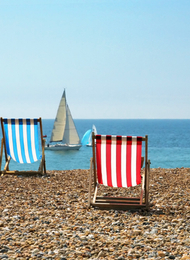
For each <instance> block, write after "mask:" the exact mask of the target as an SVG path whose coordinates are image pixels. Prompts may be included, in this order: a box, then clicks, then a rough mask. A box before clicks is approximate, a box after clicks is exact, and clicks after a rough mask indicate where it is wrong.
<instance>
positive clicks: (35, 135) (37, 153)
mask: <svg viewBox="0 0 190 260" xmlns="http://www.w3.org/2000/svg"><path fill="white" fill-rule="evenodd" d="M34 142H35V149H36V157H37V159H38V160H39V159H40V158H41V157H42V156H41V155H40V152H39V142H38V121H37V119H34Z"/></svg>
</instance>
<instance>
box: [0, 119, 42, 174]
mask: <svg viewBox="0 0 190 260" xmlns="http://www.w3.org/2000/svg"><path fill="white" fill-rule="evenodd" d="M39 126H40V135H41V141H40V143H41V153H40V150H39V133H38V130H39V129H38V128H39ZM1 128H2V135H3V138H2V140H1V155H0V173H1V174H18V173H19V174H22V173H23V174H43V173H46V164H45V153H44V147H45V140H44V139H43V132H42V120H41V118H39V119H3V118H2V117H1ZM3 148H4V153H5V167H4V169H3V170H2V171H1V164H2V156H3ZM11 159H13V160H14V161H16V162H18V163H33V162H36V161H38V160H41V162H40V166H39V168H38V171H17V170H15V171H10V170H9V163H10V160H11Z"/></svg>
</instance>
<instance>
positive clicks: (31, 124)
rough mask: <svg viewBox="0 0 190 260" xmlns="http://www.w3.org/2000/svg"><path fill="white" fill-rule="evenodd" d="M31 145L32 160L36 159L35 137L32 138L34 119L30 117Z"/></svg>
mask: <svg viewBox="0 0 190 260" xmlns="http://www.w3.org/2000/svg"><path fill="white" fill-rule="evenodd" d="M30 132H31V147H32V155H33V159H34V161H37V156H36V147H35V138H34V119H30Z"/></svg>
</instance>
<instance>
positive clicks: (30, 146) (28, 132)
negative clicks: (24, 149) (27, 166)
mask: <svg viewBox="0 0 190 260" xmlns="http://www.w3.org/2000/svg"><path fill="white" fill-rule="evenodd" d="M30 126H31V125H30V119H28V118H27V119H26V132H27V143H28V154H29V158H30V162H31V163H33V162H34V158H33V155H32V145H31V143H32V140H31V130H30Z"/></svg>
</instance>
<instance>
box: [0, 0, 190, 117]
mask: <svg viewBox="0 0 190 260" xmlns="http://www.w3.org/2000/svg"><path fill="white" fill-rule="evenodd" d="M0 35H1V38H0V94H1V101H0V116H3V117H39V116H41V117H42V118H54V117H55V114H56V111H57V107H58V104H59V101H60V98H61V95H62V92H63V89H64V88H66V94H67V100H68V104H69V107H70V109H71V112H72V115H73V118H92V119H93V118H172V119H173V118H188V119H190V72H189V69H190V1H189V0H186V1H185V0H180V1H179V0H130V1H129V0H88V1H87V0H30V1H29V0H15V1H14V0H6V1H5V0H0Z"/></svg>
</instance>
